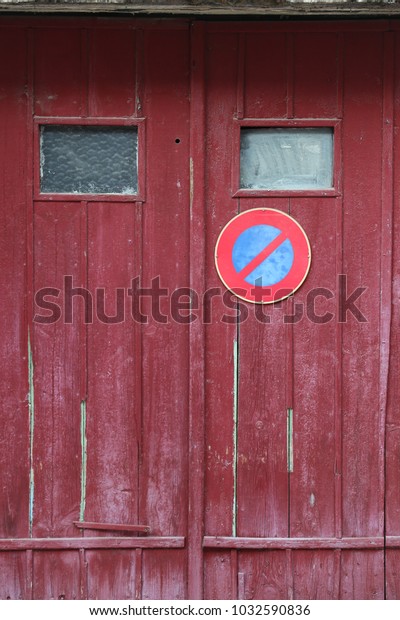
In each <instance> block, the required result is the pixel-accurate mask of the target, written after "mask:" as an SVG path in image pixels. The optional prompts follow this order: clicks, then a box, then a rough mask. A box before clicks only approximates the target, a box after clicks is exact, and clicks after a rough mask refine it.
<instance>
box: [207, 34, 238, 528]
mask: <svg viewBox="0 0 400 620" xmlns="http://www.w3.org/2000/svg"><path fill="white" fill-rule="evenodd" d="M207 50H208V54H207V63H206V72H207V74H206V75H207V92H206V110H208V111H209V113H208V115H207V137H206V152H208V153H210V154H212V155H211V156H210V157H208V162H207V172H206V179H207V181H206V183H207V185H206V187H207V194H206V204H207V219H206V231H207V237H206V256H207V258H206V288H207V289H208V290H210V291H211V289H215V296H214V297H213V298H212V296H211V294H210V296H209V298H208V300H207V308H208V310H209V312H208V321H207V320H206V327H205V329H206V344H205V346H206V444H205V445H206V472H205V531H206V533H209V534H217V533H218V534H225V535H231V534H232V532H233V531H234V530H235V521H236V506H235V505H234V504H236V500H235V484H236V483H235V476H236V473H235V472H236V455H235V449H234V415H235V408H236V407H237V395H236V394H235V393H234V384H235V381H236V379H235V376H234V373H235V370H236V366H235V355H236V347H237V326H236V324H235V323H234V322H233V323H226V322H221V321H222V318H223V317H224V316H230V317H234V316H235V315H236V311H235V310H232V309H229V308H227V307H224V303H223V299H222V295H223V294H224V292H225V288H224V287H223V285H222V283H221V281H220V280H219V278H218V276H217V273H216V270H215V266H214V258H213V257H214V248H215V243H216V241H217V238H218V235H219V233H220V232H221V230H222V228H223V227H224V226H225V224H226V223H227V222H228V221H229V219H230V218H231V217H233V216H234V215H236V214H237V212H238V205H237V202H236V201H235V200H232V198H231V193H230V183H231V163H230V157H227V153H229V152H230V151H231V149H232V140H233V133H232V117H233V115H234V113H235V109H236V104H237V53H238V37H237V36H236V35H235V34H234V33H226V34H224V35H223V36H215V35H213V36H211V35H210V36H209V37H208V41H207ZM216 172H217V173H216ZM233 304H234V305H235V302H234V301H233Z"/></svg>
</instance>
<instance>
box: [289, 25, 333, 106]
mask: <svg viewBox="0 0 400 620" xmlns="http://www.w3.org/2000/svg"><path fill="white" fill-rule="evenodd" d="M338 59H339V55H338V35H337V34H336V33H326V32H324V33H319V32H307V33H306V32H301V33H296V34H295V35H294V116H295V118H296V117H297V118H335V117H337V116H338V112H339V106H338V73H337V69H338Z"/></svg>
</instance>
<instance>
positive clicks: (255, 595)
mask: <svg viewBox="0 0 400 620" xmlns="http://www.w3.org/2000/svg"><path fill="white" fill-rule="evenodd" d="M239 571H240V572H241V573H243V575H244V597H243V598H244V599H246V600H285V599H288V598H289V595H288V589H287V575H286V573H287V563H286V552H285V551H241V552H240V554H239Z"/></svg>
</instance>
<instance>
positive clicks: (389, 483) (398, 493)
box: [386, 33, 400, 592]
mask: <svg viewBox="0 0 400 620" xmlns="http://www.w3.org/2000/svg"><path fill="white" fill-rule="evenodd" d="M399 51H400V36H399V33H396V39H395V50H394V59H395V67H394V75H395V77H396V78H397V76H398V74H399V71H400V63H399ZM399 127H400V81H399V80H398V79H396V80H395V92H394V157H393V163H392V165H393V174H394V196H393V205H394V207H395V208H393V229H392V234H393V259H392V269H393V272H392V306H391V311H392V324H391V331H390V358H389V385H388V394H387V397H388V411H387V427H386V450H387V460H386V533H387V535H388V536H396V535H397V536H398V535H400V484H399V476H398V472H399V468H400V412H399V406H398V403H399V398H400V381H399V376H400V334H399V329H398V325H399V320H400V311H399V309H400V248H399V239H400V216H399V210H398V209H397V208H396V205H398V203H399V202H398V201H399V199H400V176H399V148H400V129H399ZM391 557H392V559H394V558H396V557H397V556H396V554H393V555H392V556H391ZM391 565H392V566H393V565H394V562H393V561H392V562H391ZM388 578H389V577H388ZM391 584H392V587H391V590H392V592H393V581H391Z"/></svg>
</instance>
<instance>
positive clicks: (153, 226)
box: [140, 30, 190, 598]
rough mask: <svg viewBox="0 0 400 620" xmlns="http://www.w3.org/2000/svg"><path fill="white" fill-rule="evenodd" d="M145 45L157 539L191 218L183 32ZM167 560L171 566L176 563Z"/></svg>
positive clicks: (147, 306)
mask: <svg viewBox="0 0 400 620" xmlns="http://www.w3.org/2000/svg"><path fill="white" fill-rule="evenodd" d="M144 45H145V54H144V58H145V66H144V75H145V76H146V80H145V92H144V101H143V113H144V114H145V115H146V117H147V118H148V124H147V134H146V137H147V154H148V158H147V163H148V166H147V193H146V204H145V207H144V210H143V229H142V235H143V280H142V282H141V284H142V286H144V287H145V288H147V289H151V287H152V286H153V287H154V286H155V287H156V288H157V287H158V286H159V287H160V288H161V289H164V292H161V293H160V297H159V299H158V301H159V302H160V303H158V301H157V298H155V297H153V303H150V296H149V294H148V293H147V294H146V299H144V301H143V312H144V313H146V314H147V316H148V323H147V324H144V325H143V359H142V363H143V366H142V369H143V375H142V376H143V395H144V399H143V452H142V454H143V462H142V467H141V473H140V480H141V485H142V486H141V497H140V501H141V504H140V519H141V521H142V522H145V523H147V524H148V525H149V526H150V527H151V531H152V532H153V533H154V534H156V535H160V534H163V535H167V534H186V529H187V502H188V398H189V390H188V384H189V380H188V371H189V356H188V345H189V326H188V324H187V323H186V324H185V322H181V319H180V318H179V317H177V316H176V315H175V313H174V311H173V309H171V303H172V302H171V299H172V295H173V291H175V290H176V289H178V288H179V287H188V285H189V265H188V261H187V260H184V259H183V257H187V256H188V252H189V218H190V209H189V207H190V203H189V99H188V97H189V64H188V50H189V37H188V32H187V30H176V31H174V30H169V31H164V30H163V31H161V30H160V31H156V30H147V31H145V32H144ZM166 85H167V86H168V87H166ZM153 290H155V289H154V288H153ZM160 313H161V314H160ZM161 315H163V316H161ZM166 556H167V558H168V560H166V561H167V562H170V563H171V566H172V565H173V562H174V558H180V556H179V555H171V556H170V555H169V554H166ZM158 557H159V556H158V554H157V553H156V554H155V555H154V556H153V555H152V554H149V553H146V554H143V588H144V594H143V596H145V593H146V592H147V594H146V596H147V597H150V598H151V596H150V595H149V591H148V590H145V588H146V578H145V576H144V575H149V574H151V570H155V569H154V568H153V569H151V568H150V567H154V566H155V564H153V563H154V562H155V563H156V562H157V560H156V559H155V558H158ZM179 561H180V560H179ZM169 570H173V569H172V568H171V569H168V571H169ZM177 570H179V571H180V570H181V567H177ZM174 587H177V586H174ZM171 598H174V597H173V596H171Z"/></svg>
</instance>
